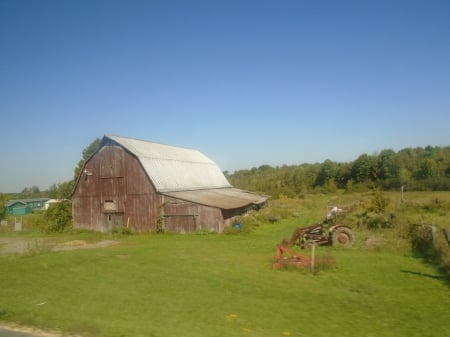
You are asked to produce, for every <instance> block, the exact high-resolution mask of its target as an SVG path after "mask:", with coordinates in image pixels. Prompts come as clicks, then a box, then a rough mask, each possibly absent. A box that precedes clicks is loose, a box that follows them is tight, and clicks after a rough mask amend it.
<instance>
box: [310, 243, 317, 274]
mask: <svg viewBox="0 0 450 337" xmlns="http://www.w3.org/2000/svg"><path fill="white" fill-rule="evenodd" d="M315 255H316V242H315V241H313V244H312V249H311V273H313V274H314V262H315V261H314V260H315Z"/></svg>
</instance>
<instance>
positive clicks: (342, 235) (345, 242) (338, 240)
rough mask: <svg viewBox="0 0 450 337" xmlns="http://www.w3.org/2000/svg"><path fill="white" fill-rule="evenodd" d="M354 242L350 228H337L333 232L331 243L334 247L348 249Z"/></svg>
mask: <svg viewBox="0 0 450 337" xmlns="http://www.w3.org/2000/svg"><path fill="white" fill-rule="evenodd" d="M354 241H355V239H354V237H353V233H352V231H351V230H350V228H347V227H338V228H336V230H335V231H334V232H333V236H332V243H333V246H335V247H345V248H349V247H351V246H352V245H353V242H354Z"/></svg>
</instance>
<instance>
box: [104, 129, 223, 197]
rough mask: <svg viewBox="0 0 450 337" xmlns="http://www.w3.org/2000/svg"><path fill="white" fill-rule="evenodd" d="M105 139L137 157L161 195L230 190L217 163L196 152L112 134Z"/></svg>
mask: <svg viewBox="0 0 450 337" xmlns="http://www.w3.org/2000/svg"><path fill="white" fill-rule="evenodd" d="M105 138H106V139H109V140H112V141H114V142H116V143H117V144H119V145H121V146H122V147H124V148H125V149H127V150H128V151H130V152H131V153H132V154H134V155H135V156H136V157H137V158H138V160H139V161H140V162H141V164H142V166H143V168H144V169H145V171H146V173H147V175H148V176H149V178H150V179H151V180H152V182H153V184H154V185H155V188H156V189H157V191H159V192H171V191H185V190H198V189H211V188H224V187H231V185H230V183H229V182H228V180H227V179H226V178H225V176H224V175H223V173H222V171H221V170H220V168H219V167H218V166H217V164H216V163H214V162H213V161H212V160H211V159H209V158H208V157H206V156H205V155H204V154H202V153H201V152H199V151H197V150H194V149H188V148H181V147H175V146H170V145H164V144H158V143H153V142H148V141H143V140H138V139H133V138H126V137H119V136H112V135H106V136H105ZM105 138H104V140H103V142H104V143H105Z"/></svg>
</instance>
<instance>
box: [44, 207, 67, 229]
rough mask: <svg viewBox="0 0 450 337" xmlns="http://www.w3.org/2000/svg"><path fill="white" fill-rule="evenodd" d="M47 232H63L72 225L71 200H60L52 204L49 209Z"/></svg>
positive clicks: (47, 213)
mask: <svg viewBox="0 0 450 337" xmlns="http://www.w3.org/2000/svg"><path fill="white" fill-rule="evenodd" d="M45 217H46V219H47V222H48V223H47V228H46V231H47V232H63V231H64V230H65V229H67V228H69V227H72V204H71V203H70V202H59V203H55V204H53V205H51V206H50V207H49V209H48V210H47V212H46V214H45Z"/></svg>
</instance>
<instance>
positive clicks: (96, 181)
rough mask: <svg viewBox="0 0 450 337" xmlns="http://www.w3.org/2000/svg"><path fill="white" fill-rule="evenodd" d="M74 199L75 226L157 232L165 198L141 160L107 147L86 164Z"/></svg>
mask: <svg viewBox="0 0 450 337" xmlns="http://www.w3.org/2000/svg"><path fill="white" fill-rule="evenodd" d="M85 170H86V172H85V173H82V175H81V177H80V179H79V180H78V183H77V186H76V188H75V192H74V194H73V197H72V205H73V206H72V207H73V219H74V227H75V228H79V229H90V230H96V231H110V230H112V229H114V228H121V227H128V228H130V229H132V230H134V231H149V230H155V229H156V221H157V218H158V211H159V209H160V208H159V205H160V204H161V196H160V195H159V194H157V193H156V192H155V189H154V187H153V186H152V184H151V183H150V181H149V179H148V177H147V175H146V174H145V172H144V170H143V169H142V167H141V165H140V163H139V161H138V160H137V159H136V158H135V157H134V156H132V155H131V154H130V153H128V152H127V151H125V150H123V149H122V148H121V147H117V146H105V147H103V148H101V149H100V150H99V152H97V153H96V154H95V155H94V156H93V157H92V158H91V159H90V160H89V162H88V163H86V165H85Z"/></svg>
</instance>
